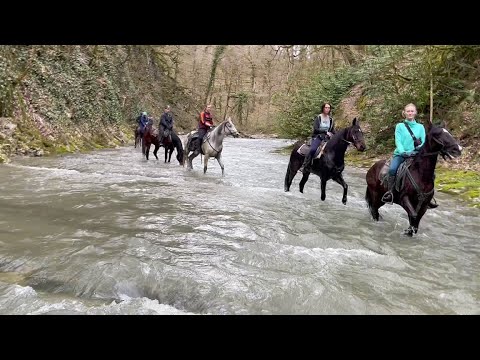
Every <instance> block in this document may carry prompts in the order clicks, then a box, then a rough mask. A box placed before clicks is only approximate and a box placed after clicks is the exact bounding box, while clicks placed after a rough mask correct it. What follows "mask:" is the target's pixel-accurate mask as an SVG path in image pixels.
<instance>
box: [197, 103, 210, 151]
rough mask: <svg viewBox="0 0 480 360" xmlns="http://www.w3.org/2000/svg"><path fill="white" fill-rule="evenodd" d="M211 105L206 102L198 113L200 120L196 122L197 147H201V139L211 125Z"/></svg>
mask: <svg viewBox="0 0 480 360" xmlns="http://www.w3.org/2000/svg"><path fill="white" fill-rule="evenodd" d="M211 110H212V105H210V104H208V105H207V107H206V108H205V110H203V111H202V112H201V113H200V120H199V122H198V140H197V141H198V143H197V144H198V148H199V149H201V147H202V141H203V138H204V136H205V134H206V133H207V131H208V130H210V129H211V128H212V126H213V118H212V113H211Z"/></svg>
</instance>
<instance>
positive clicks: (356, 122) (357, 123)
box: [352, 118, 360, 126]
mask: <svg viewBox="0 0 480 360" xmlns="http://www.w3.org/2000/svg"><path fill="white" fill-rule="evenodd" d="M359 122H360V121H359V120H357V118H354V119H353V121H352V126H355V125H359Z"/></svg>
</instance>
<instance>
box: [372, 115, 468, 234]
mask: <svg viewBox="0 0 480 360" xmlns="http://www.w3.org/2000/svg"><path fill="white" fill-rule="evenodd" d="M445 127H446V125H445V122H442V124H441V125H433V124H432V123H430V122H428V123H427V126H426V130H427V131H426V132H427V135H426V139H425V143H424V144H423V145H422V147H421V148H420V150H419V151H418V154H416V155H415V156H413V157H409V158H407V159H406V160H405V161H404V162H403V163H402V164H401V165H400V167H399V168H398V171H397V179H396V181H395V186H394V189H393V202H394V203H395V204H398V205H400V206H401V207H402V208H403V209H404V210H405V211H406V212H407V214H408V221H409V224H410V226H409V227H408V229H406V230H404V234H405V235H408V236H410V237H411V236H413V234H414V233H415V234H416V233H417V231H418V226H419V224H420V220H421V219H422V217H423V215H424V214H425V212H426V211H427V207H428V204H429V202H430V200H431V199H432V197H433V193H434V171H435V167H436V165H437V158H438V154H441V155H442V156H443V158H444V159H445V160H447V157H448V158H450V159H453V158H454V157H458V156H460V155H461V153H462V147H461V146H460V145H459V144H458V142H457V140H456V139H455V138H454V137H453V136H452V134H450V133H449V132H448V130H447V129H446V128H445ZM388 169H389V166H388V164H387V162H386V160H379V161H377V162H376V163H375V164H374V165H372V167H371V168H370V169H369V170H368V171H367V174H366V180H367V190H366V193H365V200H366V202H367V205H368V209H369V211H370V214H371V215H372V217H373V219H374V220H375V221H378V220H379V218H380V214H379V212H378V209H379V208H380V207H382V206H383V205H384V202H382V200H381V199H382V197H383V194H385V193H386V192H387V191H388V189H387V184H386V182H384V181H382V180H385V178H386V175H387V173H388Z"/></svg>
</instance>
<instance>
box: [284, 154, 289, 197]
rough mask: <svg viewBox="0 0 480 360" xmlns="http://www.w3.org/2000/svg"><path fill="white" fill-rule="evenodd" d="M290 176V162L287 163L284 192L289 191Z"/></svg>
mask: <svg viewBox="0 0 480 360" xmlns="http://www.w3.org/2000/svg"><path fill="white" fill-rule="evenodd" d="M290 175H291V170H290V161H289V162H288V166H287V173H286V174H285V184H284V190H285V191H289V190H290Z"/></svg>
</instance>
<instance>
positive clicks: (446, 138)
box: [427, 121, 462, 159]
mask: <svg viewBox="0 0 480 360" xmlns="http://www.w3.org/2000/svg"><path fill="white" fill-rule="evenodd" d="M445 127H446V124H445V122H444V121H443V122H442V124H440V125H433V124H431V123H430V122H429V123H428V124H427V131H428V133H427V141H428V144H429V147H430V151H433V152H435V151H439V152H440V154H442V156H443V158H444V159H446V157H447V156H448V157H449V158H450V159H453V158H454V157H458V156H460V155H461V154H462V147H461V146H460V145H459V144H458V141H457V140H456V139H455V138H454V137H453V136H452V134H450V133H449V132H448V130H447V129H446V128H445Z"/></svg>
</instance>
